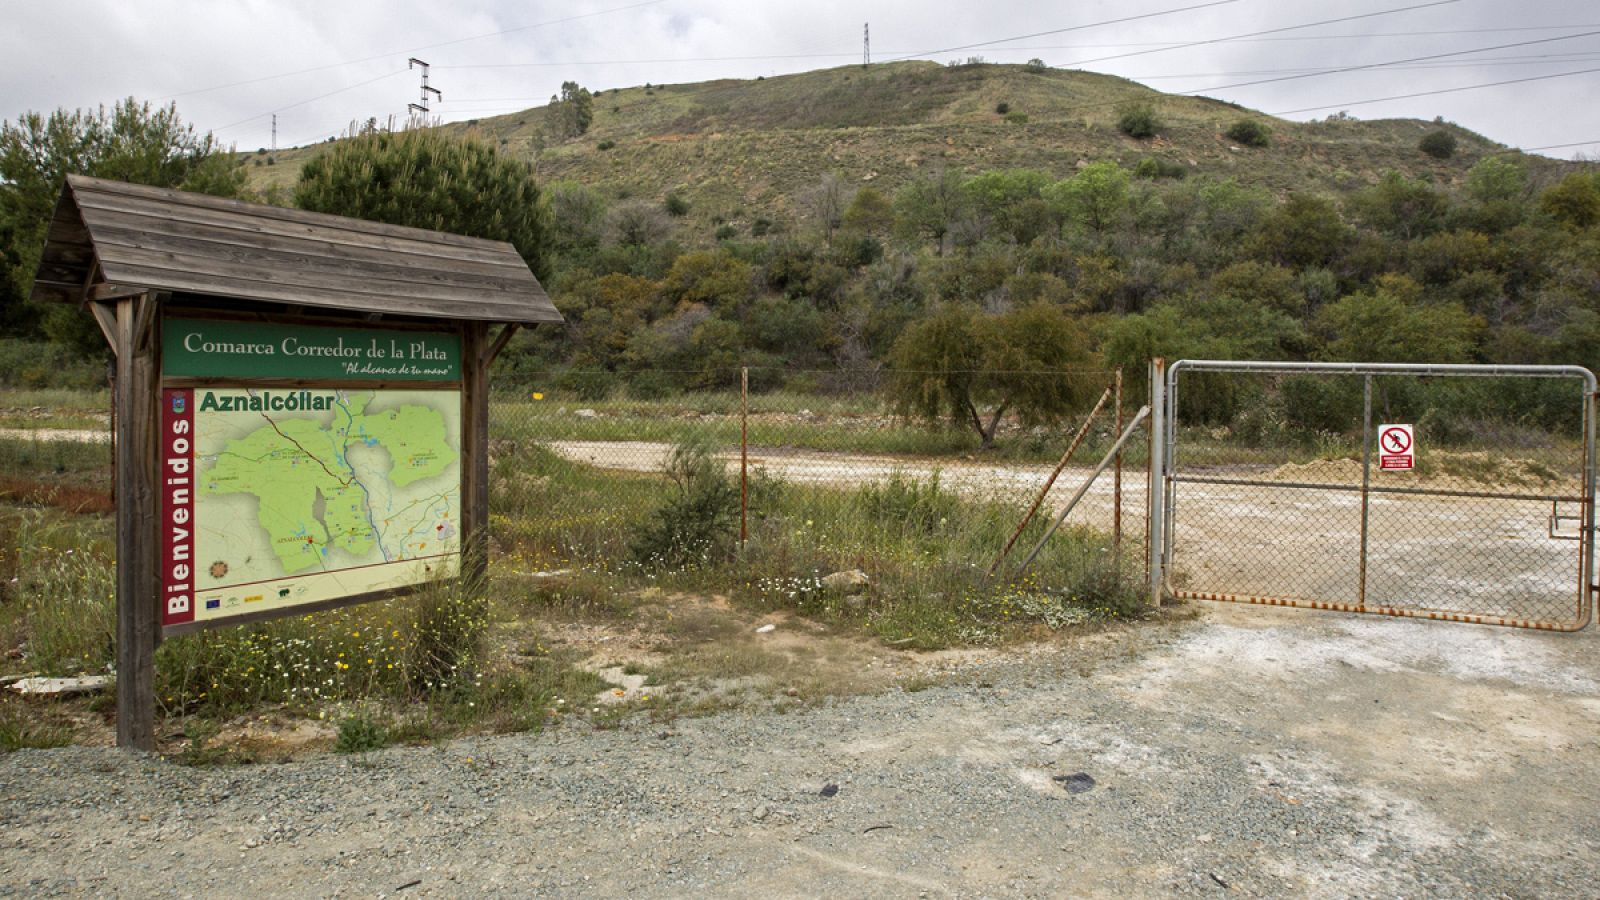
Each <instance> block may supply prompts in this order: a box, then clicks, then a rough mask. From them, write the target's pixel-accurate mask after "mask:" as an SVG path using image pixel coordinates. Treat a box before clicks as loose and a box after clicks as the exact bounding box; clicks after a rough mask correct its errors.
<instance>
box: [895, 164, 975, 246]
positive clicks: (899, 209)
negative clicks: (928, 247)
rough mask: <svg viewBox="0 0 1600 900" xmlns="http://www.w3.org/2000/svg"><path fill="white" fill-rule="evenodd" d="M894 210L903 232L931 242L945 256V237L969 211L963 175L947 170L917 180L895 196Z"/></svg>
mask: <svg viewBox="0 0 1600 900" xmlns="http://www.w3.org/2000/svg"><path fill="white" fill-rule="evenodd" d="M894 208H895V213H896V215H897V216H898V218H899V221H900V226H901V228H902V229H904V230H905V231H906V232H907V233H909V234H911V235H919V236H924V237H927V238H929V239H931V240H932V241H933V242H934V245H935V246H936V248H937V252H938V254H939V255H940V256H943V255H944V239H945V235H948V234H949V233H950V228H951V225H952V224H954V223H955V222H956V220H958V219H960V218H961V217H962V216H964V215H966V212H967V209H968V201H967V194H966V191H964V190H963V189H962V180H961V175H960V174H959V173H957V172H955V171H952V170H950V169H944V170H941V171H937V172H930V173H929V174H927V175H924V176H922V177H921V178H917V179H915V180H913V181H912V182H911V183H909V184H907V185H906V186H905V187H903V188H901V189H900V192H899V193H897V194H895V197H894Z"/></svg>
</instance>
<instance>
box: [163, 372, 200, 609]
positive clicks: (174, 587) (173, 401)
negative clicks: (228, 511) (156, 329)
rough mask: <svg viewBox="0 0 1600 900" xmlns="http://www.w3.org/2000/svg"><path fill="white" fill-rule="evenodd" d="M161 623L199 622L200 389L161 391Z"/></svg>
mask: <svg viewBox="0 0 1600 900" xmlns="http://www.w3.org/2000/svg"><path fill="white" fill-rule="evenodd" d="M160 484H161V624H162V625H164V626H165V625H178V624H181V623H184V622H193V621H194V391H191V390H165V391H162V392H161V481H160Z"/></svg>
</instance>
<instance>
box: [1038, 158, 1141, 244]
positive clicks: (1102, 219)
mask: <svg viewBox="0 0 1600 900" xmlns="http://www.w3.org/2000/svg"><path fill="white" fill-rule="evenodd" d="M1129 183H1130V179H1129V177H1128V170H1127V169H1124V168H1122V167H1121V166H1119V165H1117V164H1116V163H1113V162H1097V163H1090V164H1089V165H1087V166H1084V167H1083V169H1082V170H1081V171H1080V172H1078V174H1076V175H1074V176H1072V177H1071V178H1068V179H1067V180H1065V181H1058V182H1056V183H1055V184H1052V185H1050V186H1049V187H1047V188H1045V191H1044V199H1045V200H1046V201H1048V202H1049V203H1050V205H1051V206H1052V207H1054V208H1055V209H1056V210H1057V211H1059V212H1060V213H1061V214H1062V215H1063V216H1064V217H1065V218H1066V219H1067V221H1069V222H1072V223H1074V224H1077V225H1081V226H1083V227H1085V228H1088V229H1089V230H1090V231H1093V232H1094V233H1095V234H1096V235H1104V234H1105V233H1106V232H1107V231H1110V230H1111V229H1112V228H1114V227H1116V226H1117V225H1118V224H1120V223H1121V222H1122V220H1123V218H1124V217H1126V215H1127V212H1128V185H1129Z"/></svg>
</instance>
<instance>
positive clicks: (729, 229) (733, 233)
mask: <svg viewBox="0 0 1600 900" xmlns="http://www.w3.org/2000/svg"><path fill="white" fill-rule="evenodd" d="M738 236H739V229H737V228H734V227H733V226H732V225H718V226H717V231H716V234H714V235H713V237H715V238H716V239H717V240H719V241H731V240H733V239H734V238H736V237H738Z"/></svg>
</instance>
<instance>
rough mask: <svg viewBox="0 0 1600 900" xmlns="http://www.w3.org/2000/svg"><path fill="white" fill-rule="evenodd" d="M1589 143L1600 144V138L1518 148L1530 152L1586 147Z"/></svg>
mask: <svg viewBox="0 0 1600 900" xmlns="http://www.w3.org/2000/svg"><path fill="white" fill-rule="evenodd" d="M1589 144H1596V145H1600V138H1595V139H1594V140H1592V141H1572V142H1570V143H1566V144H1545V145H1544V146H1542V147H1517V148H1516V149H1517V150H1518V151H1519V152H1522V153H1528V152H1531V151H1534V150H1561V149H1564V148H1566V147H1586V146H1588V145H1589Z"/></svg>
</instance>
